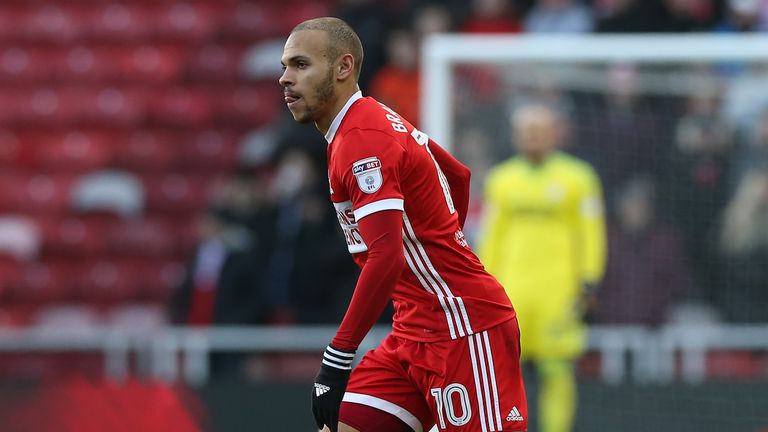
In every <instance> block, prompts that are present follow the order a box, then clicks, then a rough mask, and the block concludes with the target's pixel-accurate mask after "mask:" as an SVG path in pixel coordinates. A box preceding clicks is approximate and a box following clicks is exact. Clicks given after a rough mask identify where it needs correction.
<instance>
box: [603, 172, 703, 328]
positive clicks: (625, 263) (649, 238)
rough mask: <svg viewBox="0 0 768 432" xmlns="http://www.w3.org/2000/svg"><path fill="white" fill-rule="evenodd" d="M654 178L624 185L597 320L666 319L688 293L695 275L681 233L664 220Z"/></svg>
mask: <svg viewBox="0 0 768 432" xmlns="http://www.w3.org/2000/svg"><path fill="white" fill-rule="evenodd" d="M654 200H655V192H654V186H653V184H652V183H651V181H650V180H649V179H647V178H643V177H635V178H632V179H630V180H629V182H628V183H627V184H626V185H625V186H624V187H623V188H622V189H621V191H620V194H619V197H618V199H617V202H616V206H615V207H616V211H615V214H614V215H613V216H614V217H612V218H611V223H610V224H609V229H608V251H609V253H608V264H607V267H606V271H605V278H604V280H603V284H602V287H601V289H600V290H599V291H598V295H599V298H598V305H597V313H596V317H595V318H596V321H597V322H601V323H606V324H647V325H659V324H662V323H663V322H664V321H665V319H666V317H667V313H668V312H669V310H670V307H671V306H672V305H673V304H674V303H675V301H678V300H680V299H681V298H682V296H683V294H688V293H689V292H688V291H689V290H688V288H690V283H691V281H690V274H689V272H688V269H687V265H686V262H685V257H684V255H683V251H682V243H681V239H680V237H679V234H678V232H677V231H676V230H675V229H674V228H673V227H671V226H665V225H662V224H660V223H659V222H658V221H657V220H656V218H655V216H654V214H655V206H654Z"/></svg>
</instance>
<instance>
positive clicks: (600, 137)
mask: <svg viewBox="0 0 768 432" xmlns="http://www.w3.org/2000/svg"><path fill="white" fill-rule="evenodd" d="M638 80H639V77H638V71H637V69H636V67H635V66H634V65H631V64H625V63H618V64H613V65H611V66H609V67H608V70H607V76H606V79H605V82H606V87H607V88H606V92H605V93H604V94H603V96H602V98H601V99H599V100H591V101H590V102H589V103H588V104H587V106H589V108H590V109H583V110H578V111H577V112H576V113H575V115H577V116H580V118H581V120H580V121H578V122H574V123H575V127H576V129H577V132H578V135H579V144H578V145H577V146H576V147H575V148H573V149H572V150H573V151H574V152H575V153H576V154H577V155H579V156H580V157H583V158H584V159H586V160H588V161H589V162H591V163H592V164H594V167H595V169H596V170H597V172H598V174H599V175H600V178H601V179H602V181H603V184H605V185H606V191H607V192H608V193H607V197H608V200H609V204H610V200H611V199H613V197H614V196H615V192H616V191H615V190H614V188H616V187H617V186H618V185H621V184H624V183H626V181H627V180H628V179H629V178H630V177H632V176H634V175H637V174H640V173H652V172H653V171H654V170H655V166H656V165H657V162H658V161H657V160H655V158H656V157H657V155H658V154H659V153H664V152H665V149H663V148H662V145H663V144H664V140H663V139H662V137H661V136H660V134H659V132H658V128H657V125H656V120H655V116H654V115H653V114H652V112H651V111H650V109H649V108H647V107H646V106H645V105H644V104H642V103H641V101H640V98H639V96H638V86H639V82H638Z"/></svg>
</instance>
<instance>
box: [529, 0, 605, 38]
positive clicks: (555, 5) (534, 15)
mask: <svg viewBox="0 0 768 432" xmlns="http://www.w3.org/2000/svg"><path fill="white" fill-rule="evenodd" d="M593 27H594V17H593V16H592V11H591V9H589V8H588V7H587V6H585V5H583V4H582V3H580V2H579V0H540V1H537V2H536V3H535V5H534V6H533V8H532V9H531V10H530V11H528V15H526V17H525V21H524V28H525V31H526V32H528V33H586V32H590V31H592V28H593Z"/></svg>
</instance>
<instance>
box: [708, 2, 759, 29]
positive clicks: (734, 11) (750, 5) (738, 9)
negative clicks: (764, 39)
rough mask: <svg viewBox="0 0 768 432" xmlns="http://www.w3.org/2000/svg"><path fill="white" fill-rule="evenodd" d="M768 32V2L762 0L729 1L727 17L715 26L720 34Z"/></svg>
mask: <svg viewBox="0 0 768 432" xmlns="http://www.w3.org/2000/svg"><path fill="white" fill-rule="evenodd" d="M766 30H768V2H766V1H762V0H728V1H727V7H726V12H725V17H724V18H723V20H722V21H720V22H719V23H718V24H717V25H716V26H715V31H719V32H727V33H733V32H752V31H766Z"/></svg>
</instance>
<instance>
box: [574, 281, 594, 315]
mask: <svg viewBox="0 0 768 432" xmlns="http://www.w3.org/2000/svg"><path fill="white" fill-rule="evenodd" d="M598 307H599V302H598V297H597V287H596V286H595V285H594V284H590V283H584V284H582V290H581V297H580V298H579V302H578V305H577V313H578V314H579V316H581V319H582V320H583V321H584V322H587V323H592V322H594V320H595V316H596V314H597V309H598Z"/></svg>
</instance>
